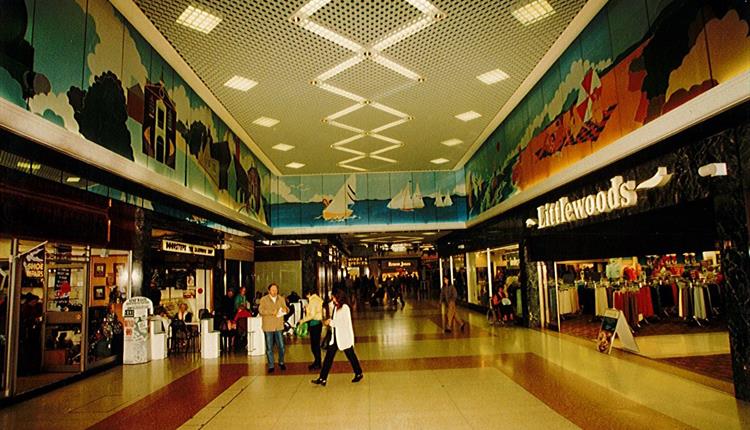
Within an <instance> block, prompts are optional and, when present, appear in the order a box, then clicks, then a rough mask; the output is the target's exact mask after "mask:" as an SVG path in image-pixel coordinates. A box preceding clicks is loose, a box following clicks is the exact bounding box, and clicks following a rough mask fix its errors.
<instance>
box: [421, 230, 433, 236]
mask: <svg viewBox="0 0 750 430" xmlns="http://www.w3.org/2000/svg"><path fill="white" fill-rule="evenodd" d="M422 234H423V235H425V236H432V235H434V234H435V232H434V231H426V232H424V233H422Z"/></svg>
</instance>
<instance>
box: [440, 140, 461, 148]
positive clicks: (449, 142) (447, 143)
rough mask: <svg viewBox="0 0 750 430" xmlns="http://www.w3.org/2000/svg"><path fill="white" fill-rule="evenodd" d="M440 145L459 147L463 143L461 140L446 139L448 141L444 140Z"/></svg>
mask: <svg viewBox="0 0 750 430" xmlns="http://www.w3.org/2000/svg"><path fill="white" fill-rule="evenodd" d="M440 143H442V144H443V145H445V146H456V145H460V144H462V143H464V141H463V140H461V139H448V140H444V141H442V142H440Z"/></svg>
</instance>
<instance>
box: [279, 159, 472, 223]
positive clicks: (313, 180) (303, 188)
mask: <svg viewBox="0 0 750 430" xmlns="http://www.w3.org/2000/svg"><path fill="white" fill-rule="evenodd" d="M464 178H465V174H464V172H463V171H457V172H411V173H368V174H363V173H358V174H351V175H311V176H283V177H278V178H274V180H273V185H272V190H271V201H272V214H273V218H272V224H273V226H274V227H326V226H350V225H351V226H357V225H391V224H425V223H440V222H463V221H465V220H466V186H465V183H464Z"/></svg>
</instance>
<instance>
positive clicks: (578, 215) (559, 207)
mask: <svg viewBox="0 0 750 430" xmlns="http://www.w3.org/2000/svg"><path fill="white" fill-rule="evenodd" d="M637 203H638V193H637V192H636V183H635V181H625V180H623V179H622V176H615V177H614V178H612V179H610V187H609V189H607V190H601V191H599V192H597V193H596V194H589V195H587V196H584V197H581V198H580V199H576V200H573V201H571V200H570V199H569V198H568V197H561V198H560V199H559V200H558V201H556V202H553V203H545V204H543V205H541V206H539V207H537V208H536V212H537V223H538V226H539V227H538V228H540V229H542V228H546V227H553V226H556V225H560V224H565V223H569V222H574V221H578V220H582V219H586V218H588V217H592V216H597V215H600V214H603V213H607V212H611V211H614V210H618V209H625V208H629V207H631V206H635V205H636V204H637Z"/></svg>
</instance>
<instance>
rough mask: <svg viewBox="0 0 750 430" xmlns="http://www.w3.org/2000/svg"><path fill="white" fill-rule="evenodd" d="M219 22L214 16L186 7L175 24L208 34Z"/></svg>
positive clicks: (219, 19)
mask: <svg viewBox="0 0 750 430" xmlns="http://www.w3.org/2000/svg"><path fill="white" fill-rule="evenodd" d="M220 22H221V18H219V17H218V16H216V15H211V14H210V13H208V12H206V11H204V10H200V9H198V8H196V7H193V6H188V7H187V9H185V11H184V12H182V15H180V16H179V18H177V24H182V25H184V26H185V27H190V28H192V29H193V30H198V31H200V32H201V33H206V34H208V33H210V32H211V30H213V29H214V27H216V26H217V25H218V24H219V23H220Z"/></svg>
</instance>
